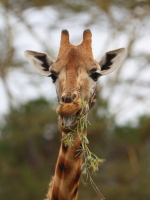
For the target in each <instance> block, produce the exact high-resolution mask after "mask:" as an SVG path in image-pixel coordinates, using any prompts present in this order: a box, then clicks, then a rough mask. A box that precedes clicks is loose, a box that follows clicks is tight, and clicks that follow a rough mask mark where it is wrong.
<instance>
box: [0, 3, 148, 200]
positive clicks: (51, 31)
mask: <svg viewBox="0 0 150 200" xmlns="http://www.w3.org/2000/svg"><path fill="white" fill-rule="evenodd" d="M149 13H150V2H149V1H146V0H143V1H138V0H132V1H129V0H126V1H123V0H105V1H101V0H93V1H89V0H79V1H71V0H70V1H67V0H65V1H61V0H55V1H51V0H43V1H39V0H32V1H27V0H26V1H25V0H21V1H16V0H12V1H10V0H1V1H0V51H1V54H0V90H1V92H0V96H1V98H0V99H1V107H2V108H3V107H5V112H4V111H3V112H2V115H1V118H0V199H2V200H7V199H11V200H18V199H19V200H27V199H28V200H30V199H36V200H38V199H39V200H40V199H43V198H44V197H45V193H46V192H47V188H48V183H49V180H50V177H51V176H52V175H53V173H54V167H55V163H56V159H57V155H58V150H59V145H60V137H61V136H60V133H59V131H58V129H57V116H56V113H55V108H56V99H55V97H56V95H55V93H54V89H53V88H52V87H51V83H50V81H49V79H47V78H43V77H41V76H39V75H36V73H34V72H33V71H32V70H31V69H30V68H29V65H28V63H27V61H26V60H25V59H24V57H23V51H24V50H26V49H30V48H31V49H35V48H36V49H37V51H38V50H39V51H46V52H47V53H49V54H50V55H51V56H52V57H54V58H56V56H57V51H58V50H57V49H58V46H59V44H58V43H57V42H54V41H53V40H54V38H56V36H57V33H58V32H59V34H60V30H61V29H63V28H66V27H67V28H69V29H70V30H71V31H72V35H73V39H72V40H73V42H74V43H78V42H79V40H80V39H79V38H78V37H79V36H78V35H77V33H78V32H79V30H78V29H82V30H83V29H85V28H90V29H92V30H93V31H94V32H95V33H98V34H99V33H101V34H100V35H99V36H98V39H97V38H96V42H95V43H96V46H98V47H99V51H101V52H97V57H100V56H101V55H102V54H103V53H104V52H105V51H107V50H109V48H111V49H115V48H116V47H117V48H118V47H120V45H122V46H125V47H126V48H128V55H127V58H126V61H125V63H124V64H123V66H122V67H121V68H120V69H119V70H118V71H117V72H114V73H113V74H112V75H109V76H108V77H107V78H105V77H104V78H103V79H102V80H101V81H100V82H101V84H100V86H99V97H98V101H97V104H96V105H95V107H94V108H93V109H92V110H91V111H90V113H89V120H90V122H91V124H92V125H91V126H89V127H88V139H89V141H90V144H89V146H90V149H91V150H92V152H94V153H95V154H96V155H98V156H99V157H100V158H104V159H106V162H105V163H104V164H103V165H102V166H101V168H100V170H99V172H98V173H97V174H93V179H94V181H95V183H96V184H97V186H98V188H99V189H100V191H101V192H102V194H103V195H104V196H105V198H106V199H109V200H117V199H118V200H119V199H122V200H126V199H131V200H141V199H145V200H149V199H150V191H149V184H150V181H149V180H150V170H149V166H150V115H149V114H150V110H149V108H150V101H149V95H150V81H149V73H150V70H149V67H150V64H149V63H150V56H149V52H150V48H149V42H150V38H149V33H150V29H149V27H150V15H149ZM72 22H74V23H72ZM77 27H78V29H77ZM103 33H104V34H103ZM100 37H102V38H103V39H101V38H100ZM74 38H75V39H74ZM99 38H100V40H99ZM57 39H58V37H57ZM93 39H94V38H93ZM31 41H32V42H33V43H32V42H31ZM47 41H49V42H47ZM53 43H54V44H53ZM93 43H94V41H93ZM93 45H94V44H93ZM122 46H121V47H122ZM56 48H57V49H56ZM36 49H35V50H36ZM94 51H95V50H94ZM50 88H51V89H50ZM3 99H4V100H3ZM1 110H3V109H1ZM131 113H132V114H131ZM125 116H126V118H125ZM79 199H87V200H89V199H99V197H98V196H97V194H96V193H95V191H94V189H93V188H92V186H91V185H90V183H89V181H87V185H86V186H84V184H82V183H81V185H80V190H79Z"/></svg>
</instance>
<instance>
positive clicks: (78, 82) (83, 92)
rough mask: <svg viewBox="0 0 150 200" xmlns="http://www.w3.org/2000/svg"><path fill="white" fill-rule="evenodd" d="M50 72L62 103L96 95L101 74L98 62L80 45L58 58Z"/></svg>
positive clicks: (86, 98)
mask: <svg viewBox="0 0 150 200" xmlns="http://www.w3.org/2000/svg"><path fill="white" fill-rule="evenodd" d="M83 58H84V59H83ZM50 73H51V75H50V76H51V78H52V80H53V82H54V84H55V86H56V92H57V96H58V101H59V103H60V104H64V103H75V102H76V101H77V100H78V99H79V98H81V99H82V100H88V99H90V98H92V97H93V96H95V94H96V88H97V80H98V78H99V77H100V76H101V73H100V67H99V65H98V63H97V62H96V61H94V60H93V59H89V58H88V57H86V54H83V53H82V52H80V47H72V48H71V49H70V50H69V52H67V53H66V54H65V55H63V57H61V59H58V61H56V62H55V63H54V64H53V65H52V66H51V67H50Z"/></svg>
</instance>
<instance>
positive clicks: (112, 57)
mask: <svg viewBox="0 0 150 200" xmlns="http://www.w3.org/2000/svg"><path fill="white" fill-rule="evenodd" d="M125 56H126V49H124V48H121V49H116V50H113V51H108V52H106V53H105V55H104V56H103V57H102V58H101V60H100V61H99V62H98V63H99V65H100V68H101V74H102V75H106V74H109V73H111V72H113V71H114V70H115V69H116V68H117V67H119V66H120V65H121V63H122V62H123V60H124V58H125Z"/></svg>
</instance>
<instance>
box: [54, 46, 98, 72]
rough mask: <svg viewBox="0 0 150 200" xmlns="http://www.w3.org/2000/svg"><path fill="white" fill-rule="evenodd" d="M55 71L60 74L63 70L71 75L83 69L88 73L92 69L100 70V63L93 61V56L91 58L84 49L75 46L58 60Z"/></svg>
mask: <svg viewBox="0 0 150 200" xmlns="http://www.w3.org/2000/svg"><path fill="white" fill-rule="evenodd" d="M53 68H55V70H56V71H57V72H58V73H59V72H60V71H61V70H63V72H64V70H66V72H67V71H68V72H69V73H75V72H78V71H80V70H81V69H83V70H85V71H87V70H90V69H92V68H99V65H98V63H97V62H96V61H95V60H94V59H93V57H92V56H89V55H88V53H87V52H86V51H84V49H82V48H80V47H78V46H74V47H73V48H71V49H69V50H68V52H66V53H65V54H64V55H63V56H62V57H61V58H59V59H57V60H56V62H55V64H54V67H52V68H51V69H53Z"/></svg>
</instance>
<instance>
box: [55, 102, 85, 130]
mask: <svg viewBox="0 0 150 200" xmlns="http://www.w3.org/2000/svg"><path fill="white" fill-rule="evenodd" d="M81 110H82V103H81V99H78V100H77V101H76V102H71V103H63V104H60V105H59V106H58V107H57V108H56V113H57V114H58V115H59V116H60V118H61V121H62V125H63V126H65V127H67V128H69V127H72V126H73V125H74V124H75V123H76V120H77V117H78V116H79V113H80V111H81Z"/></svg>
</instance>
